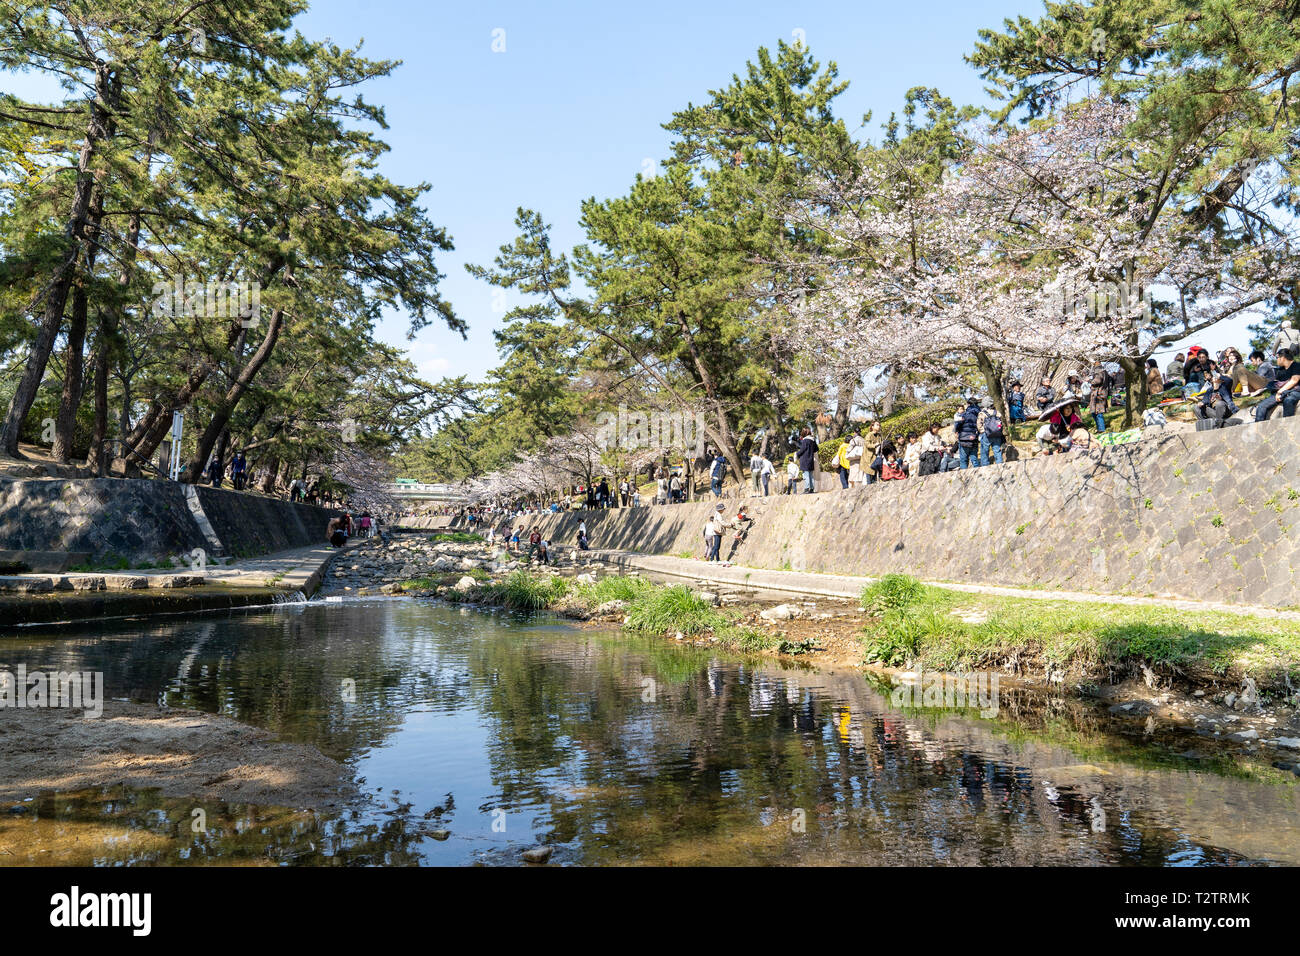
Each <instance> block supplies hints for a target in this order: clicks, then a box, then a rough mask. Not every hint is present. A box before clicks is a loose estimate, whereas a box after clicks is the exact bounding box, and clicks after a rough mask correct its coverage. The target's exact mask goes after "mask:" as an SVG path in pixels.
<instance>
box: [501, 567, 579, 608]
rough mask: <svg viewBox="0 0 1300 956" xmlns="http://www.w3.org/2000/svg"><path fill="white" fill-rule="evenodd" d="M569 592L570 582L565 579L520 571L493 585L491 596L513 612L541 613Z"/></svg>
mask: <svg viewBox="0 0 1300 956" xmlns="http://www.w3.org/2000/svg"><path fill="white" fill-rule="evenodd" d="M484 590H489V589H486V588H485V589H484ZM568 591H569V582H568V581H566V580H565V579H564V578H553V577H541V576H534V575H531V574H529V573H528V572H527V571H523V570H520V571H515V572H513V573H512V574H510V576H509V577H507V578H506V579H505V580H504V581H502V582H501V583H500V584H495V585H492V586H491V588H490V595H489V596H490V597H492V598H494V599H495V600H496V602H497V603H499V604H500V605H501V606H502V607H506V608H509V609H510V610H512V611H540V610H543V609H544V608H548V607H550V606H551V604H553V603H554V602H555V601H558V600H559V599H560V598H562V597H564V595H565V594H567V593H568Z"/></svg>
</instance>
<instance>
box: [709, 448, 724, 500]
mask: <svg viewBox="0 0 1300 956" xmlns="http://www.w3.org/2000/svg"><path fill="white" fill-rule="evenodd" d="M726 474H727V459H726V458H724V457H722V452H718V453H717V455H715V456H714V458H713V467H712V468H710V469H709V486H710V487H711V488H712V489H713V497H715V498H721V497H722V479H723V477H725V476H726Z"/></svg>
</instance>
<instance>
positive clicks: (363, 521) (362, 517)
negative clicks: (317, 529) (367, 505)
mask: <svg viewBox="0 0 1300 956" xmlns="http://www.w3.org/2000/svg"><path fill="white" fill-rule="evenodd" d="M380 524H381V522H380V519H379V516H378V515H372V514H371V513H370V512H369V511H363V512H361V514H359V515H357V517H356V518H355V519H354V518H353V517H352V513H351V512H350V511H345V512H343V514H341V515H339V516H338V517H335V518H331V519H330V520H329V522H328V523H327V524H326V525H325V538H326V540H328V541H329V543H330V544H332V545H333V546H334V547H336V548H341V547H343V545H345V544H347V543H348V539H350V538H354V537H361V538H373V537H375V536H377V535H381V534H382V533H383V532H382V531H381V530H380Z"/></svg>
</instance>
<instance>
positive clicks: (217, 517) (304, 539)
mask: <svg viewBox="0 0 1300 956" xmlns="http://www.w3.org/2000/svg"><path fill="white" fill-rule="evenodd" d="M196 490H197V491H198V493H199V502H200V503H201V504H202V506H203V513H204V514H205V515H206V516H207V519H208V522H209V523H210V524H211V525H212V530H213V531H215V532H216V534H217V537H218V538H220V539H221V543H222V545H224V546H225V550H226V553H227V554H230V555H233V556H235V557H243V556H245V555H250V554H267V553H269V552H271V551H284V550H286V549H288V548H301V547H305V546H306V545H309V544H319V543H321V542H323V541H325V540H326V537H325V525H327V524H328V523H329V521H330V519H331V518H333V517H334V516H335V515H336V514H339V513H340V512H338V511H335V510H331V509H329V508H320V507H317V506H316V505H308V504H298V503H295V502H291V501H283V500H281V499H279V498H264V497H262V496H260V495H247V494H243V493H241V492H238V491H226V490H224V489H220V488H209V487H206V486H203V485H198V486H196Z"/></svg>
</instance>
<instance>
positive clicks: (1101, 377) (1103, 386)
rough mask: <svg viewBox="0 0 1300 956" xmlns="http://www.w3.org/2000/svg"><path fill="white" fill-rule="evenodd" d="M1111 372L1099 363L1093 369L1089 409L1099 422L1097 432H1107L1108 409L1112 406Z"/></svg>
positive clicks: (1093, 417)
mask: <svg viewBox="0 0 1300 956" xmlns="http://www.w3.org/2000/svg"><path fill="white" fill-rule="evenodd" d="M1110 384H1111V382H1110V373H1109V372H1107V371H1106V369H1105V368H1103V367H1102V366H1100V365H1098V366H1097V367H1096V368H1095V369H1093V370H1092V391H1090V392H1089V393H1088V411H1089V413H1090V414H1091V415H1092V420H1093V421H1094V422H1096V423H1097V434H1098V435H1102V434H1105V432H1106V409H1107V408H1109V407H1110Z"/></svg>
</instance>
